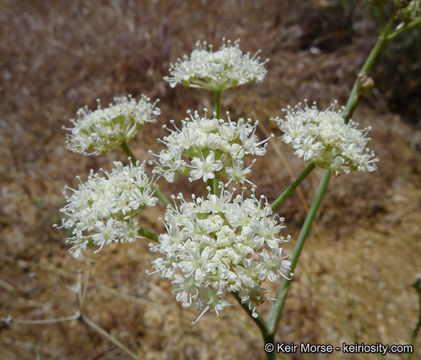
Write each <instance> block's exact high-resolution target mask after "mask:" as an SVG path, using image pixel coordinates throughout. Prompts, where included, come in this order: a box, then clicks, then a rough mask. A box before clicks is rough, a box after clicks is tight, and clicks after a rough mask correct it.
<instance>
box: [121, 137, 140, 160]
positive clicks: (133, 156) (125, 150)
mask: <svg viewBox="0 0 421 360" xmlns="http://www.w3.org/2000/svg"><path fill="white" fill-rule="evenodd" d="M121 148H122V149H123V151H124V152H125V154H126V155H127V156H128V157H129V158H130V161H131V162H132V163H133V165H135V164H136V161H137V159H136V156H135V155H134V154H133V153H132V151H131V150H130V148H129V145H127V143H126V142H124V143H122V144H121Z"/></svg>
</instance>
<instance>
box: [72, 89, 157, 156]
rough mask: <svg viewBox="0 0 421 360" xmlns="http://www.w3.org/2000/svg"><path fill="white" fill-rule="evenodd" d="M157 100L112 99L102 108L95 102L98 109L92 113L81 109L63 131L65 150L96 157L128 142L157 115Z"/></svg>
mask: <svg viewBox="0 0 421 360" xmlns="http://www.w3.org/2000/svg"><path fill="white" fill-rule="evenodd" d="M157 102H158V100H156V101H155V102H153V103H152V102H151V100H150V98H148V97H147V96H146V95H142V97H141V99H140V100H139V101H137V100H136V99H134V98H132V97H131V96H130V95H129V96H127V97H126V96H123V97H116V98H114V104H110V105H109V106H108V107H106V108H102V107H101V105H100V103H99V100H98V108H97V109H96V110H94V111H91V110H89V109H88V107H86V106H85V107H83V108H81V109H79V110H78V111H77V113H76V115H77V118H76V119H70V121H71V123H72V124H73V125H74V126H73V127H72V128H66V130H69V131H70V133H69V134H68V135H67V139H66V146H67V148H68V149H69V150H71V151H73V152H76V153H83V154H87V155H91V154H95V155H98V154H100V153H103V152H107V151H110V150H112V149H114V148H116V147H119V146H121V144H123V143H124V142H129V141H130V140H132V139H133V138H134V136H135V135H136V134H137V132H138V131H139V130H140V129H141V128H142V126H143V125H144V124H145V123H146V122H154V121H155V119H153V116H154V115H159V114H160V113H161V111H160V110H159V108H158V107H156V104H157Z"/></svg>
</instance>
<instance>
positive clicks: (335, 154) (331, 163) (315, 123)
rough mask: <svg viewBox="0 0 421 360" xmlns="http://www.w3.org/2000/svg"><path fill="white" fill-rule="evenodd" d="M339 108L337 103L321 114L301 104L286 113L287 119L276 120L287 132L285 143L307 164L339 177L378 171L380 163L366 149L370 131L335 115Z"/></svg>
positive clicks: (282, 129) (314, 107)
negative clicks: (352, 173)
mask: <svg viewBox="0 0 421 360" xmlns="http://www.w3.org/2000/svg"><path fill="white" fill-rule="evenodd" d="M335 106H336V102H334V103H333V104H331V106H330V107H329V108H327V109H326V110H323V111H319V110H318V109H317V106H316V104H315V103H314V104H313V105H312V106H311V107H309V106H308V105H307V102H305V105H304V107H303V106H302V104H301V103H300V104H298V105H296V106H295V107H294V108H291V107H287V108H286V109H283V111H284V112H286V116H285V119H281V118H279V117H276V118H273V119H272V120H273V121H276V122H277V123H278V126H279V129H280V130H281V131H283V133H284V135H283V136H282V140H283V141H284V142H285V143H286V144H290V145H291V146H292V147H293V148H294V150H295V155H297V156H298V157H300V158H303V159H304V160H305V161H309V162H311V163H314V164H316V165H318V166H320V167H322V168H326V169H330V170H332V171H333V172H334V173H335V174H336V175H338V174H339V173H340V172H341V171H345V172H349V171H351V170H359V171H374V170H376V169H377V167H376V162H377V161H378V159H377V158H376V157H375V154H374V152H373V151H371V150H369V149H368V148H367V147H366V145H367V143H368V141H369V140H370V138H368V137H367V136H366V135H367V133H368V131H369V130H370V127H368V128H366V129H364V130H358V129H357V124H356V123H355V122H353V121H352V120H350V121H349V122H348V123H346V122H345V120H344V118H343V117H342V116H341V113H340V112H337V111H335ZM341 110H343V109H341Z"/></svg>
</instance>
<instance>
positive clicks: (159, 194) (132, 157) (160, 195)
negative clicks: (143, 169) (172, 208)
mask: <svg viewBox="0 0 421 360" xmlns="http://www.w3.org/2000/svg"><path fill="white" fill-rule="evenodd" d="M121 148H122V149H123V151H124V152H125V154H126V155H127V156H128V157H129V158H130V161H131V162H132V164H133V165H136V162H137V159H136V156H135V155H134V154H133V152H132V150H130V148H129V145H128V144H127V143H126V142H124V143H122V144H121ZM153 188H154V190H155V194H156V196H157V197H158V199H159V200H161V201H162V202H163V203H164V204H165V206H169V205H171V203H170V201H169V200H168V198H167V197H166V196H165V195H164V194H163V192H162V191H161V190H159V187H158V185H156V184H154V185H153Z"/></svg>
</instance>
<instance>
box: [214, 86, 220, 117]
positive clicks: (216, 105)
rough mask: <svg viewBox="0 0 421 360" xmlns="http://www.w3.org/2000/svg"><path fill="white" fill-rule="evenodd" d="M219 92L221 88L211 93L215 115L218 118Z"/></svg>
mask: <svg viewBox="0 0 421 360" xmlns="http://www.w3.org/2000/svg"><path fill="white" fill-rule="evenodd" d="M221 94H222V91H221V90H218V91H215V92H214V93H213V97H214V100H215V114H216V115H215V117H216V118H217V119H219V115H220V102H221Z"/></svg>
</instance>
